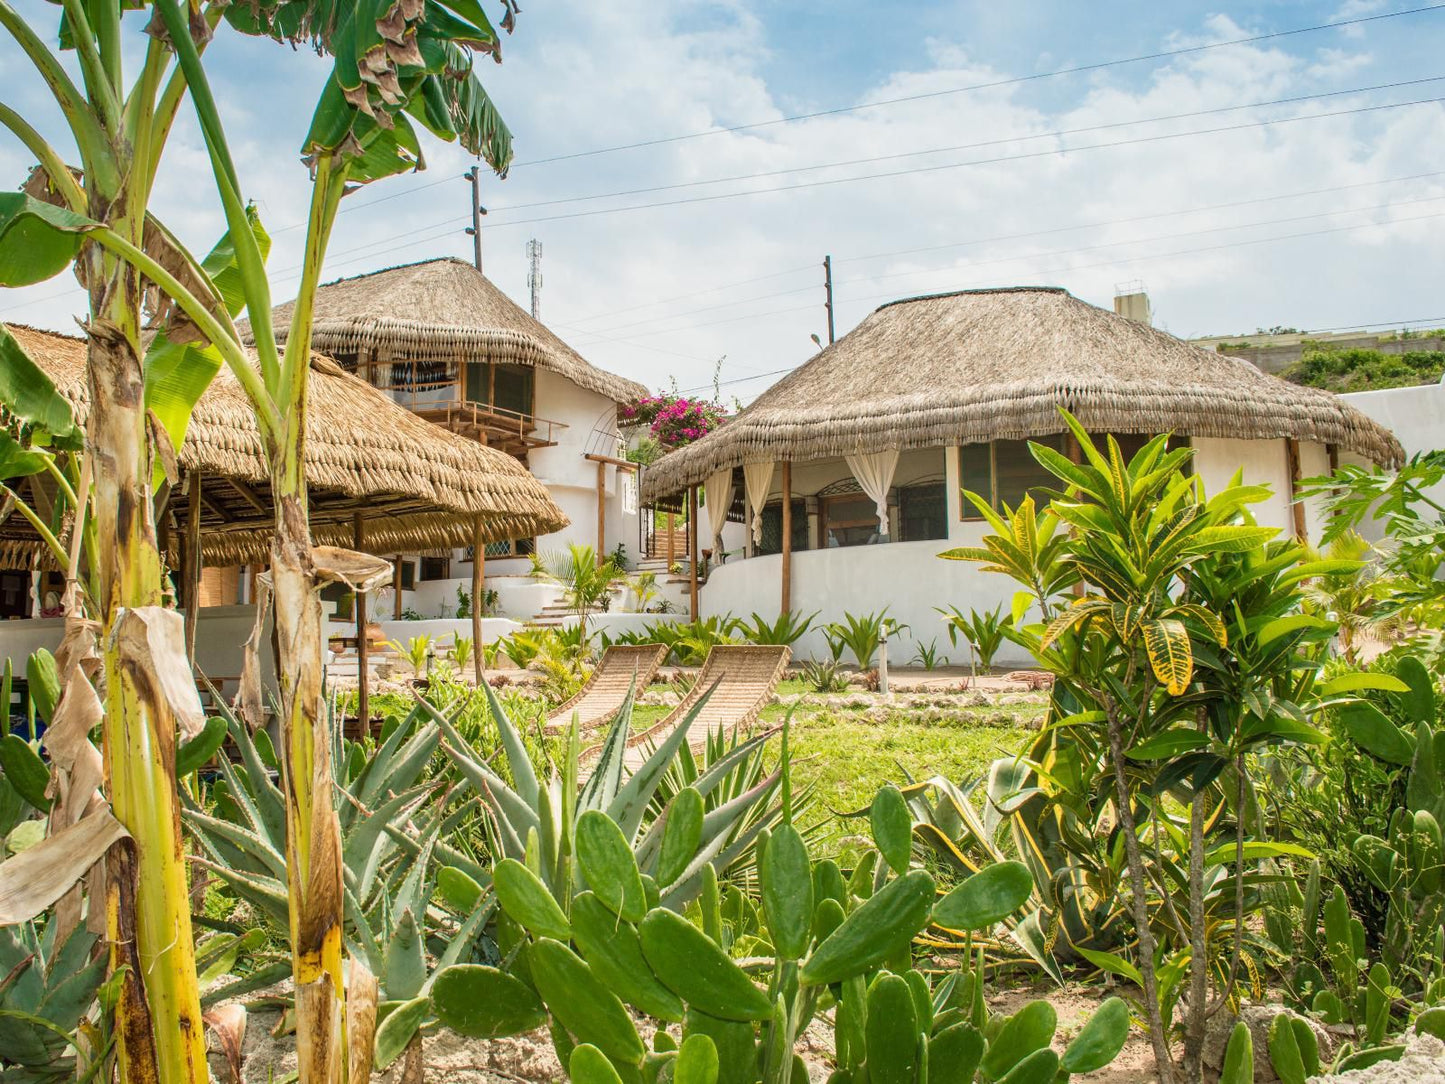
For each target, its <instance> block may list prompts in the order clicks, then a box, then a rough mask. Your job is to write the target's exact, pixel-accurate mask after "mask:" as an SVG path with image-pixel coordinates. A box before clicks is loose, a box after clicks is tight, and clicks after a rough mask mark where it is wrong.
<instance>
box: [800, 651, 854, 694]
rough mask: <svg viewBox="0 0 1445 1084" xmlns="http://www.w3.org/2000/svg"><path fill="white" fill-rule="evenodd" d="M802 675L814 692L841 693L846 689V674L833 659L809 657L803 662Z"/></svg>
mask: <svg viewBox="0 0 1445 1084" xmlns="http://www.w3.org/2000/svg"><path fill="white" fill-rule="evenodd" d="M802 677H803V680H804V681H805V682H807V684H808V687H809V688H810V689H812V690H813V691H814V692H815V693H841V692H847V690H848V675H847V674H845V673H844V672H843V668H842V667H841V666H839V665H838V663H837V660H835V659H822V660H818V659H810V660H808V661H807V662H805V663H803V672H802Z"/></svg>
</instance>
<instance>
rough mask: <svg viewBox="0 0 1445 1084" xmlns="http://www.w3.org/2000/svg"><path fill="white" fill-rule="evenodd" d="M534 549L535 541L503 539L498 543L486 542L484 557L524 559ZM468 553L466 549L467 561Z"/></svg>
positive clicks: (469, 558) (535, 546)
mask: <svg viewBox="0 0 1445 1084" xmlns="http://www.w3.org/2000/svg"><path fill="white" fill-rule="evenodd" d="M536 548H537V544H536V540H535V539H531V538H504V539H502V540H501V541H500V542H488V543H487V547H486V556H487V557H489V558H490V557H526V556H527V555H528V554H529V553H532V552H533V551H534V550H536ZM470 552H471V550H470V547H468V558H467V559H468V560H471V557H470Z"/></svg>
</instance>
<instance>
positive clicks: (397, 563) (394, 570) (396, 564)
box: [391, 553, 401, 621]
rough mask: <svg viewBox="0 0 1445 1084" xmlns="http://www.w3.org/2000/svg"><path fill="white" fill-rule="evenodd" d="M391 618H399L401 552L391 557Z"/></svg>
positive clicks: (397, 619)
mask: <svg viewBox="0 0 1445 1084" xmlns="http://www.w3.org/2000/svg"><path fill="white" fill-rule="evenodd" d="M391 599H392V610H393V613H392V615H391V616H392V619H393V620H395V621H400V620H401V554H399V553H398V554H397V555H396V557H395V558H393V559H392V565H391Z"/></svg>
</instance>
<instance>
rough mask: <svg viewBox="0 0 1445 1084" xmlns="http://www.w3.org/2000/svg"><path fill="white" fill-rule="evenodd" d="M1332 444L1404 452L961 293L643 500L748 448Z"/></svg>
mask: <svg viewBox="0 0 1445 1084" xmlns="http://www.w3.org/2000/svg"><path fill="white" fill-rule="evenodd" d="M1059 407H1064V408H1066V409H1068V410H1069V411H1071V412H1073V413H1074V414H1075V415H1076V416H1077V417H1078V418H1079V419H1080V420H1081V421H1082V422H1083V423H1084V425H1086V426H1087V427H1088V428H1089V429H1090V430H1092V431H1099V432H1106V431H1108V432H1116V433H1162V432H1174V433H1180V434H1186V435H1189V436H1199V437H1244V438H1251V439H1259V440H1270V439H1279V438H1283V437H1294V438H1296V439H1298V440H1301V441H1309V442H1316V443H1321V444H1335V445H1338V446H1339V447H1340V448H1341V449H1343V450H1348V451H1352V452H1358V453H1359V454H1361V455H1364V456H1366V457H1367V458H1369V459H1370V460H1372V461H1374V462H1376V463H1382V464H1390V463H1395V462H1398V461H1399V460H1400V459H1401V458H1402V457H1403V451H1402V450H1401V447H1400V443H1399V441H1397V440H1396V439H1395V438H1394V436H1393V435H1392V434H1391V433H1390V431H1389V430H1388V429H1386V428H1384V427H1383V426H1381V425H1379V424H1378V423H1376V422H1374V421H1372V420H1370V419H1369V418H1367V417H1366V416H1365V415H1364V414H1362V413H1361V412H1360V411H1358V410H1356V409H1355V408H1354V407H1351V406H1349V405H1347V404H1346V403H1344V402H1343V401H1342V400H1340V399H1339V398H1338V397H1337V396H1335V395H1333V394H1331V393H1329V392H1326V391H1320V390H1318V389H1316V388H1305V387H1300V386H1298V385H1295V384H1289V383H1286V382H1285V381H1283V380H1281V379H1279V378H1278V377H1274V376H1269V375H1267V374H1265V373H1262V372H1260V371H1259V370H1258V369H1256V368H1255V367H1254V366H1253V365H1250V364H1249V363H1248V362H1246V361H1243V360H1240V359H1237V358H1232V357H1229V356H1227V355H1224V354H1216V353H1213V352H1211V351H1208V350H1205V349H1202V348H1201V347H1198V346H1195V345H1193V344H1191V343H1187V342H1184V341H1183V340H1181V339H1176V338H1175V337H1174V336H1173V335H1169V334H1167V333H1165V332H1163V331H1160V330H1159V329H1157V328H1153V327H1150V326H1148V325H1147V324H1140V323H1137V322H1135V321H1133V320H1129V319H1126V318H1125V317H1122V316H1118V315H1116V314H1114V313H1112V312H1108V311H1106V310H1104V309H1101V308H1099V307H1097V306H1095V305H1090V304H1089V303H1087V302H1085V301H1080V300H1079V299H1078V298H1076V297H1073V296H1072V295H1070V294H1069V292H1068V291H1067V290H1062V289H1057V288H1045V287H1018V288H1012V289H994V290H964V291H961V292H958V293H949V294H934V295H930V296H926V297H915V298H909V299H907V300H903V301H894V302H890V303H889V304H887V305H883V306H881V307H880V308H878V309H876V310H874V311H873V312H872V313H871V314H870V315H869V316H868V317H867V318H866V319H865V320H864V321H863V322H862V323H860V324H859V325H858V326H857V327H856V328H854V329H853V330H852V331H850V332H849V333H848V334H847V335H845V336H844V337H843V338H841V339H839V340H838V341H837V342H836V343H833V344H831V345H829V346H828V347H826V348H825V349H824V350H823V351H822V352H820V353H819V354H817V355H816V356H815V357H813V359H812V360H810V361H809V362H807V363H806V364H805V365H803V366H801V367H800V368H798V369H795V370H794V371H793V372H791V373H789V374H788V375H787V376H785V377H784V378H783V379H782V380H780V381H778V383H776V384H774V385H773V386H772V387H771V388H769V389H768V390H767V391H765V392H763V394H762V395H760V396H759V397H758V398H757V399H756V400H755V401H754V402H753V403H751V404H750V405H749V406H748V407H747V408H746V409H745V410H743V411H741V412H740V413H739V414H738V415H737V417H735V418H734V419H733V420H732V421H731V422H730V423H729V424H728V425H726V426H723V427H721V428H719V429H717V430H715V431H714V432H712V433H709V434H708V435H707V436H706V437H704V438H703V439H702V440H699V441H697V442H696V443H694V444H691V445H688V446H687V447H684V448H680V449H678V450H677V451H675V452H671V453H669V454H667V455H665V456H663V457H662V459H661V460H659V461H658V462H657V463H655V464H654V465H653V466H652V467H651V468H650V469H649V471H648V473H647V478H646V480H645V482H644V485H643V497H644V499H648V500H652V499H655V498H658V497H665V496H667V495H669V494H672V493H675V492H677V491H678V490H680V489H682V488H684V487H686V486H690V485H694V484H696V483H699V482H702V481H703V480H704V479H705V478H706V477H707V476H708V475H709V474H711V473H712V472H714V471H717V470H720V469H722V468H724V467H728V466H737V465H739V464H741V463H743V462H744V461H747V460H762V459H771V460H774V461H781V460H785V459H789V460H793V461H798V460H808V459H823V458H829V457H833V456H841V455H847V454H850V453H855V452H872V451H880V450H883V449H886V448H927V447H938V446H947V445H954V444H970V443H974V442H979V441H987V440H1010V439H1011V440H1019V439H1023V438H1026V437H1038V436H1043V435H1046V434H1050V433H1058V432H1061V431H1062V430H1063V429H1064V425H1063V421H1062V420H1061V418H1060V417H1059V412H1058V408H1059Z"/></svg>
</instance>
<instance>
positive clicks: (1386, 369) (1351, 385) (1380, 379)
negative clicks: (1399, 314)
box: [1279, 341, 1445, 393]
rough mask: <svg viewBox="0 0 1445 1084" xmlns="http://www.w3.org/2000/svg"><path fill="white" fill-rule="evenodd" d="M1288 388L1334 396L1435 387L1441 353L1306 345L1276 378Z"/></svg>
mask: <svg viewBox="0 0 1445 1084" xmlns="http://www.w3.org/2000/svg"><path fill="white" fill-rule="evenodd" d="M1279 375H1280V376H1282V377H1284V379H1286V380H1288V381H1289V382H1290V383H1292V384H1304V385H1306V386H1307V387H1312V388H1325V389H1327V390H1328V391H1333V392H1337V393H1341V392H1350V391H1375V390H1378V389H1380V388H1409V387H1414V386H1415V385H1417V384H1438V383H1439V382H1440V377H1441V376H1442V375H1445V351H1440V350H1407V351H1405V352H1404V353H1401V354H1387V353H1385V352H1384V351H1382V350H1366V349H1362V348H1358V347H1355V348H1351V349H1347V350H1339V349H1332V348H1330V347H1328V346H1325V345H1323V344H1321V343H1313V342H1309V341H1306V342H1305V344H1304V351H1303V353H1302V354H1301V355H1300V359H1299V360H1298V361H1296V362H1295V363H1294V364H1292V365H1290V366H1289V367H1288V368H1287V369H1285V370H1284V372H1282V373H1280V374H1279Z"/></svg>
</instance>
